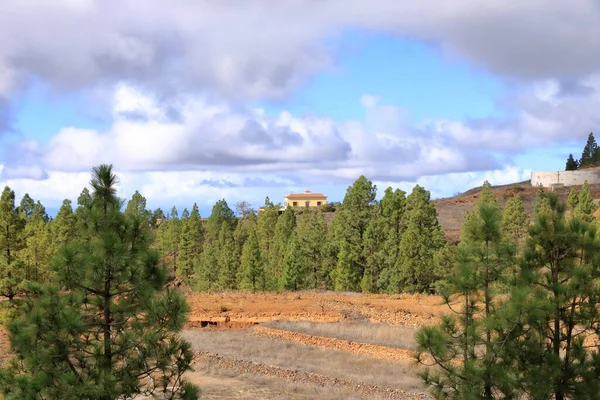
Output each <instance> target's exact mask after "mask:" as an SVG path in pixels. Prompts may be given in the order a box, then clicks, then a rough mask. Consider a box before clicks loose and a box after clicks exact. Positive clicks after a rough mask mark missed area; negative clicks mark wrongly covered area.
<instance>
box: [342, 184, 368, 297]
mask: <svg viewBox="0 0 600 400" xmlns="http://www.w3.org/2000/svg"><path fill="white" fill-rule="evenodd" d="M376 193H377V187H376V186H375V185H373V183H372V182H371V181H370V180H368V179H367V178H365V177H364V176H361V177H360V178H358V179H357V180H356V181H355V182H354V184H353V185H352V186H350V187H349V188H348V190H347V191H346V196H345V197H344V201H343V203H342V208H341V210H339V211H337V212H336V214H338V215H336V218H335V222H336V223H337V226H336V227H335V228H334V231H333V237H332V238H331V239H332V240H333V241H335V244H334V245H333V246H332V250H333V251H332V252H334V253H337V262H336V263H335V270H334V271H333V272H332V276H333V280H334V282H335V289H336V290H359V289H360V282H361V280H362V277H363V274H364V272H365V267H366V260H365V250H364V243H363V235H364V234H365V232H366V230H367V226H368V225H369V221H370V220H371V218H372V217H373V215H374V209H373V206H374V205H375V196H376ZM334 257H335V255H334Z"/></svg>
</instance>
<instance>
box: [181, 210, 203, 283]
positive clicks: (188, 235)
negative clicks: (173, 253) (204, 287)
mask: <svg viewBox="0 0 600 400" xmlns="http://www.w3.org/2000/svg"><path fill="white" fill-rule="evenodd" d="M178 250H179V257H178V258H179V260H178V270H177V278H178V279H181V280H182V281H185V282H189V280H190V279H191V278H192V275H193V274H194V270H195V269H196V265H197V263H198V260H199V255H200V254H198V253H197V252H196V244H195V243H194V237H193V235H192V225H191V224H190V223H189V218H186V219H182V220H181V234H180V235H179V244H178Z"/></svg>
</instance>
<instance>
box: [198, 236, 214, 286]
mask: <svg viewBox="0 0 600 400" xmlns="http://www.w3.org/2000/svg"><path fill="white" fill-rule="evenodd" d="M218 256H219V254H218V252H217V246H216V242H215V243H214V244H213V242H212V241H206V242H204V247H203V249H202V257H200V263H199V264H198V268H197V269H196V273H195V274H194V275H195V279H194V280H195V282H196V283H195V287H196V289H198V290H213V289H214V288H215V283H216V276H217V273H218V265H219V260H218Z"/></svg>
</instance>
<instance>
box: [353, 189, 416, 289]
mask: <svg viewBox="0 0 600 400" xmlns="http://www.w3.org/2000/svg"><path fill="white" fill-rule="evenodd" d="M405 208H406V193H405V192H403V191H402V190H399V189H396V190H393V189H392V188H391V187H389V188H387V189H386V190H385V194H384V196H383V198H382V199H381V202H380V203H379V207H378V208H376V209H377V210H378V213H377V215H376V217H374V218H372V219H371V221H370V222H369V226H368V227H367V231H366V232H365V235H364V251H365V259H366V262H367V264H366V265H367V268H366V269H365V273H364V275H363V279H362V281H361V288H362V290H363V292H380V291H383V290H387V289H388V287H389V282H390V277H391V274H392V271H393V270H394V267H395V265H396V262H397V261H398V256H399V251H400V238H401V236H402V232H403V231H404V228H405V225H406V221H405V215H404V212H405Z"/></svg>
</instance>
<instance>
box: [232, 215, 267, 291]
mask: <svg viewBox="0 0 600 400" xmlns="http://www.w3.org/2000/svg"><path fill="white" fill-rule="evenodd" d="M256 231H257V227H256V224H250V225H249V229H248V239H247V240H246V242H245V243H244V247H243V248H242V258H241V263H240V270H239V278H238V281H239V287H240V289H246V290H252V291H253V292H254V291H256V290H264V289H265V271H264V260H263V258H262V253H261V251H260V244H259V243H258V234H257V233H256Z"/></svg>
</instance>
